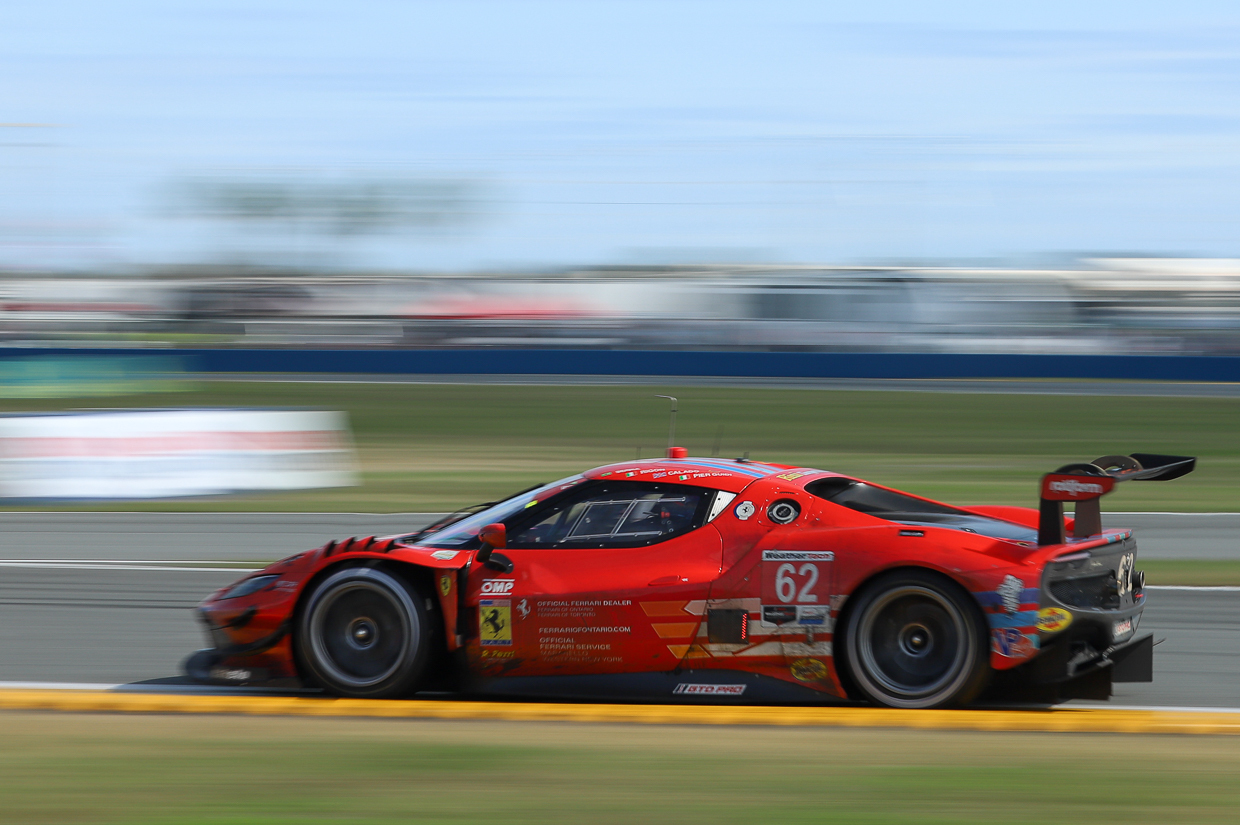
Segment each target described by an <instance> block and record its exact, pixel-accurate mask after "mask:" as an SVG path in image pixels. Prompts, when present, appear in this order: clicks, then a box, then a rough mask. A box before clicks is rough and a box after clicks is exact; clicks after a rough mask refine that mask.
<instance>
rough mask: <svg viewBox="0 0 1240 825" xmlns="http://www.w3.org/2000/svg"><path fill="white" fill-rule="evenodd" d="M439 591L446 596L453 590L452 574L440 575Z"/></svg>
mask: <svg viewBox="0 0 1240 825" xmlns="http://www.w3.org/2000/svg"><path fill="white" fill-rule="evenodd" d="M439 592H440V593H442V594H444V595H445V596H446V595H448V594H449V593H451V592H452V577H451V576H440V577H439Z"/></svg>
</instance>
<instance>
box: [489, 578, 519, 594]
mask: <svg viewBox="0 0 1240 825" xmlns="http://www.w3.org/2000/svg"><path fill="white" fill-rule="evenodd" d="M516 583H517V582H516V580H515V579H485V580H484V581H483V582H482V592H483V593H484V594H486V595H488V596H502V595H504V594H505V593H511V592H512V588H513V585H515V584H516Z"/></svg>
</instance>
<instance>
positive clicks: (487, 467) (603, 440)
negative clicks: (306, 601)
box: [0, 383, 1240, 512]
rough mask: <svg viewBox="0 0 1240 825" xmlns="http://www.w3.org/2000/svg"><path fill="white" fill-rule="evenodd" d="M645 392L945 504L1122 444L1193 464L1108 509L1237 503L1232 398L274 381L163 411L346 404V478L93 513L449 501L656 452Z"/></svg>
mask: <svg viewBox="0 0 1240 825" xmlns="http://www.w3.org/2000/svg"><path fill="white" fill-rule="evenodd" d="M656 393H661V394H670V395H676V396H678V397H679V398H680V411H681V412H680V418H679V421H678V427H677V434H678V438H677V441H678V442H679V443H680V444H681V445H683V446H685V447H688V448H689V451H690V453H691V454H693V455H711V454H716V453H717V454H719V455H722V456H736V455H741V454H743V453H749V454H750V455H751V456H752V457H753V458H756V459H761V460H767V461H775V462H781V463H787V464H794V465H804V466H810V467H822V468H827V469H833V470H838V471H840V472H844V473H848V474H852V475H858V476H861V477H864V478H869V479H871V480H874V481H876V482H879V483H882V484H888V485H892V486H895V487H900V488H903V489H907V490H910V491H912V492H916V493H920V494H922V495H927V496H930V497H933V498H938V499H942V500H946V501H950V502H955V503H960V504H981V503H996V504H1022V505H1031V506H1032V505H1036V495H1037V481H1038V478H1039V477H1040V476H1041V474H1042V473H1045V472H1047V471H1049V470H1053V469H1054V468H1055V467H1057V466H1059V465H1061V464H1064V463H1068V462H1077V461H1083V460H1089V459H1092V458H1095V457H1097V456H1100V455H1103V454H1113V453H1128V452H1133V451H1136V452H1154V453H1171V454H1183V455H1197V456H1200V457H1201V461H1200V467H1199V469H1198V471H1197V472H1196V473H1194V474H1193V475H1191V476H1188V477H1187V478H1184V479H1180V480H1177V481H1175V482H1174V483H1171V484H1137V483H1134V484H1126V485H1123V486H1122V487H1121V488H1120V490H1119V491H1118V492H1116V493H1114V494H1113V495H1112V496H1111V497H1110V499H1109V503H1110V504H1111V506H1112V507H1113V508H1114V509H1123V510H1145V509H1157V510H1175V511H1187V512H1191V511H1232V510H1237V509H1240V427H1236V426H1235V422H1236V421H1237V420H1240V399H1229V398H1117V397H1113V396H1110V397H1089V396H1080V397H1065V396H1051V395H1045V396H1043V395H964V394H954V393H911V392H850V391H839V390H778V389H732V388H710V387H668V386H661V387H654V386H651V387H630V386H626V387H588V386H563V387H553V386H549V387H542V386H457V385H426V384H403V385H401V384H277V383H212V384H199V385H196V386H195V387H194V388H193V389H191V390H190V391H188V392H184V393H181V394H180V395H178V403H179V404H180V405H181V406H242V407H310V408H318V409H340V410H345V411H347V412H348V414H349V418H350V421H351V422H352V426H353V432H354V436H355V439H356V443H357V448H358V452H359V456H360V459H361V464H362V483H361V485H360V486H358V487H354V488H349V489H341V490H315V491H305V492H296V493H281V494H273V495H258V496H246V497H238V498H212V499H205V500H190V501H187V500H183V499H182V500H176V501H169V502H153V503H151V502H144V503H132V504H122V505H114V504H100V505H95V508H96V509H119V508H123V509H134V510H161V509H162V510H207V511H210V510H234V511H236V510H250V511H261V510H285V511H319V510H328V511H355V512H409V511H424V512H426V511H430V512H437V511H442V510H446V509H452V508H454V507H456V506H459V505H462V504H467V503H470V502H474V501H480V500H488V499H491V498H494V497H496V496H499V495H504V494H506V493H509V492H511V491H513V490H516V489H521V488H523V487H527V486H529V485H531V484H534V483H537V482H540V481H547V480H551V479H554V478H557V477H562V476H566V475H570V474H572V473H574V472H577V471H579V470H581V469H583V468H586V467H591V466H595V465H598V464H603V463H608V462H612V461H624V460H626V459H631V458H634V457H635V456H638V455H643V456H645V457H651V456H655V455H659V454H661V453H662V449H663V446H664V445H665V444H666V433H667V429H666V427H667V414H666V402H665V401H660V400H657V399H655V398H654V397H653V396H654V395H655V394H656ZM168 402H169V398H168V396H167V395H163V394H152V395H135V396H126V397H118V398H115V399H111V400H110V402H109V404H108V406H109V407H114V408H127V407H160V406H167V404H168ZM81 406H84V405H83V404H82V402H81V401H74V400H62V399H40V400H18V399H4V400H3V401H2V402H0V410H2V411H7V412H19V411H35V410H57V409H71V408H76V407H81ZM23 508H26V509H28V507H26V506H25V505H23ZM49 509H52V508H49ZM62 509H82V507H81V505H73V506H72V507H64V508H62Z"/></svg>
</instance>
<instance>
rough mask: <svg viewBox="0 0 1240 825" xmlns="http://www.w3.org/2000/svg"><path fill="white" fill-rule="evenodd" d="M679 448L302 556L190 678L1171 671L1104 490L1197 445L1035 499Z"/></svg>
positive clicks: (244, 603)
mask: <svg viewBox="0 0 1240 825" xmlns="http://www.w3.org/2000/svg"><path fill="white" fill-rule="evenodd" d="M668 452H669V457H668V458H665V459H652V460H645V461H633V462H628V463H624V464H612V465H609V466H606V467H599V468H597V469H594V470H590V471H588V472H585V473H582V474H580V475H576V476H573V477H571V478H566V479H563V480H560V481H556V482H554V483H551V484H547V485H544V486H541V487H537V488H534V489H530V490H527V491H525V492H522V493H518V494H517V495H514V496H512V497H511V498H508V499H506V500H504V501H500V502H496V503H491V504H487V505H479V506H477V507H474V508H470V509H468V510H465V511H461V512H459V513H455V514H453V515H451V516H449V517H447V518H444V519H441V520H440V521H438V522H436V523H434V524H432V525H431V526H429V527H427V528H425V529H423V530H419V531H418V532H415V533H411V534H409V535H400V536H394V537H389V538H375V537H368V538H361V539H347V540H344V541H331V542H328V543H327V544H326V545H324V546H323V547H320V548H318V549H317V550H311V551H308V552H304V553H299V554H297V555H295V556H291V557H289V558H286V559H284V560H282V561H279V562H276V563H275V564H272V565H270V566H269V567H267V568H265V569H263V570H261V571H258V572H256V573H254V574H253V575H251V576H248V577H246V578H244V579H242V580H241V581H239V582H237V583H236V584H233V585H232V586H230V587H226V588H224V589H222V590H219V591H218V592H216V593H213V594H211V596H210V597H208V598H207V599H206V600H205V601H204V602H202V604H201V605H200V606H199V607H198V608H197V614H198V617H199V618H200V620H201V622H202V624H203V625H204V627H205V629H206V632H207V635H208V636H209V637H210V640H211V643H212V648H210V649H207V650H201V651H198V652H197V653H195V654H193V655H192V656H190V657H189V659H187V661H186V670H187V672H188V674H189V675H190V676H191V677H193V678H195V679H197V680H200V681H204V682H208V683H215V684H221V683H222V684H260V683H270V684H276V685H294V684H300V685H303V686H315V687H318V688H321V689H322V690H324V691H326V692H328V693H331V694H336V695H340V696H350V697H381V698H393V697H402V696H409V695H411V694H413V693H416V692H418V691H423V690H440V691H445V690H446V691H461V692H470V693H481V694H488V695H510V696H511V695H526V696H561V697H564V696H572V697H595V698H618V699H625V698H627V699H639V698H640V699H658V698H662V699H664V700H674V699H678V698H679V699H696V698H700V699H706V700H709V701H721V700H723V701H727V700H730V701H743V702H752V701H759V702H761V701H773V702H790V701H791V702H796V701H806V700H810V701H813V700H819V701H821V700H829V699H835V700H839V699H857V700H866V701H869V702H872V703H875V704H879V705H887V706H890V707H897V708H931V707H947V706H958V705H963V704H967V703H969V702H972V701H974V700H976V699H978V698H979V697H982V696H983V694H985V695H986V696H987V697H988V698H994V699H997V700H1002V701H1014V700H1021V701H1036V702H1043V703H1054V702H1058V701H1063V700H1065V699H1070V698H1090V699H1105V698H1108V697H1109V696H1110V695H1111V686H1112V682H1117V681H1118V682H1124V681H1146V682H1148V681H1151V680H1152V678H1153V676H1152V673H1153V640H1152V638H1151V637H1150V636H1145V637H1143V638H1138V637H1137V635H1136V632H1137V625H1138V622H1139V621H1140V619H1141V611H1142V609H1143V608H1144V606H1145V593H1144V584H1145V577H1144V575H1143V574H1142V573H1141V572H1140V571H1138V570H1135V569H1134V568H1133V561H1134V559H1135V557H1136V543H1135V541H1134V540H1133V536H1132V531H1130V530H1114V529H1111V530H1104V529H1103V528H1102V519H1101V513H1100V509H1099V499H1100V497H1101V496H1103V495H1105V494H1106V493H1108V492H1110V491H1111V489H1112V488H1113V487H1114V486H1115V484H1116V483H1117V482H1119V481H1125V480H1165V479H1172V478H1178V477H1179V476H1182V475H1185V474H1186V473H1189V472H1191V471H1192V470H1193V468H1194V466H1195V464H1196V459H1194V458H1190V457H1186V456H1166V455H1148V454H1139V453H1138V454H1133V455H1131V456H1107V457H1105V458H1101V459H1098V460H1097V461H1095V462H1093V463H1092V464H1072V465H1068V466H1066V467H1062V468H1060V469H1059V470H1057V471H1055V472H1054V473H1050V474H1048V475H1046V476H1044V477H1043V479H1042V484H1041V506H1040V508H1038V509H1032V508H1023V507H999V506H993V507H992V506H986V507H953V506H950V505H947V504H941V503H939V502H936V501H930V500H928V499H925V498H921V497H918V496H914V495H910V494H908V493H903V492H899V491H897V490H893V489H890V488H887V487H883V486H880V485H877V484H873V483H870V482H868V481H862V480H861V479H857V478H851V477H848V476H844V475H840V474H838V473H831V472H824V471H822V470H813V469H807V468H798V467H789V466H781V465H775V464H766V463H761V462H757V461H749V460H746V459H737V460H734V461H733V460H725V459H716V458H708V459H706V458H688V457H686V456H685V453H684V450H683V449H681V448H672V449H670V450H669V451H668ZM1064 502H1073V503H1074V504H1075V508H1074V509H1075V512H1074V514H1073V516H1072V517H1065V515H1064V507H1063V505H1064Z"/></svg>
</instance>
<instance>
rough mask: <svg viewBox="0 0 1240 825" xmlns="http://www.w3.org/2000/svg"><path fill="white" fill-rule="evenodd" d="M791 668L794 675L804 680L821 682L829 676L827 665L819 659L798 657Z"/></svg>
mask: <svg viewBox="0 0 1240 825" xmlns="http://www.w3.org/2000/svg"><path fill="white" fill-rule="evenodd" d="M791 669H792V675H793V676H795V677H796V678H797V679H798V680H800V681H802V682H821V681H822V680H823V679H825V678H827V666H826V665H824V664H823V663H822V662H820V661H818V660H817V659H797V660H796V661H794V662H793V663H792V665H791Z"/></svg>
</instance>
